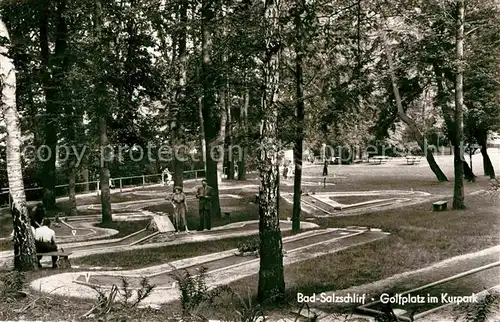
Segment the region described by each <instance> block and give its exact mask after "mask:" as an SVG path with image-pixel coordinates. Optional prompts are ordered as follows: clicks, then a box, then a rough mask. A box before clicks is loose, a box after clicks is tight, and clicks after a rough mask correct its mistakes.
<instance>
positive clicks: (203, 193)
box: [196, 179, 212, 231]
mask: <svg viewBox="0 0 500 322" xmlns="http://www.w3.org/2000/svg"><path fill="white" fill-rule="evenodd" d="M196 198H197V199H199V200H200V227H199V228H198V230H199V231H203V229H205V227H206V228H207V229H208V230H210V229H211V228H212V225H211V219H212V218H211V212H212V187H210V186H209V185H207V180H205V179H203V180H202V181H201V187H198V189H197V190H196Z"/></svg>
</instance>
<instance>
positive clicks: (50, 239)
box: [35, 218, 57, 268]
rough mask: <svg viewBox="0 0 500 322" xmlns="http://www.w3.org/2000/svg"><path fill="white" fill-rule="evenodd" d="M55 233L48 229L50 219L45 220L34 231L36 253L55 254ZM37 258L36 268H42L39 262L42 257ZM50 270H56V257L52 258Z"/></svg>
mask: <svg viewBox="0 0 500 322" xmlns="http://www.w3.org/2000/svg"><path fill="white" fill-rule="evenodd" d="M55 238H56V233H55V232H54V231H53V230H52V229H50V219H48V218H45V219H44V221H43V225H42V226H41V227H38V228H37V229H35V246H36V252H37V253H49V252H57V245H56V240H55ZM37 257H38V267H42V265H41V264H40V260H41V259H42V256H37ZM52 268H57V256H52Z"/></svg>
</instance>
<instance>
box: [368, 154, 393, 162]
mask: <svg viewBox="0 0 500 322" xmlns="http://www.w3.org/2000/svg"><path fill="white" fill-rule="evenodd" d="M372 160H373V164H382V163H386V162H387V160H389V157H388V156H385V155H376V156H374V157H372ZM368 162H369V160H368Z"/></svg>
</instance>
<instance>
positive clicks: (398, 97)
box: [379, 23, 448, 182]
mask: <svg viewBox="0 0 500 322" xmlns="http://www.w3.org/2000/svg"><path fill="white" fill-rule="evenodd" d="M379 34H380V36H381V38H382V42H383V46H384V51H385V55H386V58H387V64H388V68H389V74H390V77H391V83H392V89H393V91H394V97H395V99H396V106H397V111H398V116H399V118H400V119H401V121H403V122H404V123H405V124H406V125H408V127H409V128H410V130H411V132H412V133H413V136H414V137H415V139H416V141H417V143H418V145H419V146H420V148H421V149H422V151H423V152H424V154H425V157H426V159H427V162H428V163H429V166H430V168H431V170H432V172H434V174H435V175H436V178H437V179H438V180H439V181H440V182H442V181H448V178H447V177H446V175H445V174H444V173H443V171H442V170H441V168H440V167H439V165H438V164H437V162H436V159H434V155H433V154H432V152H431V151H428V150H427V144H426V141H425V139H424V137H423V135H422V133H421V132H420V130H419V129H418V127H417V124H416V122H415V121H414V120H413V119H412V118H411V117H409V116H408V115H407V114H406V112H405V110H404V108H403V104H402V101H401V95H400V93H399V88H398V82H397V79H396V72H395V70H394V66H393V62H392V53H391V49H390V46H389V43H388V41H387V38H386V35H385V30H384V29H383V26H382V25H381V24H380V23H379Z"/></svg>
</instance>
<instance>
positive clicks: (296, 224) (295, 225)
mask: <svg viewBox="0 0 500 322" xmlns="http://www.w3.org/2000/svg"><path fill="white" fill-rule="evenodd" d="M304 11H305V3H304V1H303V0H296V8H295V17H294V20H295V37H296V39H295V42H296V44H295V89H296V97H295V100H296V101H295V106H296V113H297V116H296V117H297V121H296V122H297V123H296V124H297V133H296V134H295V135H296V137H295V144H294V148H293V158H294V163H295V176H294V184H293V212H292V231H293V232H299V231H300V212H301V195H302V186H301V185H302V152H303V143H304V78H303V60H304V30H303V26H302V14H303V13H304Z"/></svg>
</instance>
